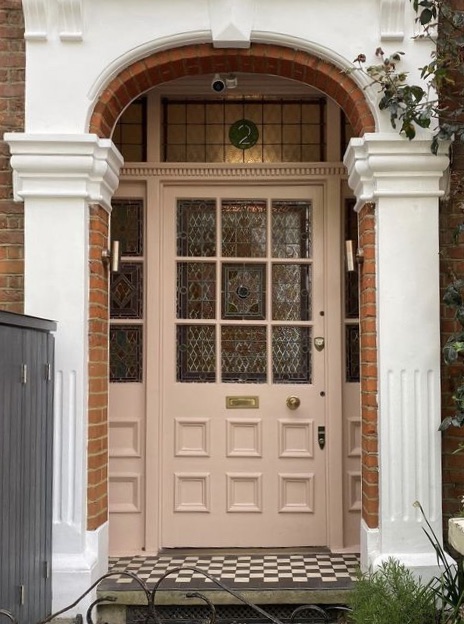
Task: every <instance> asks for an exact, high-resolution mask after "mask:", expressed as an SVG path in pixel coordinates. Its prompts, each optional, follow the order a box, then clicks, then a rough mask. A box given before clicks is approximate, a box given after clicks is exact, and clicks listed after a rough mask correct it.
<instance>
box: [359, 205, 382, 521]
mask: <svg viewBox="0 0 464 624" xmlns="http://www.w3.org/2000/svg"><path fill="white" fill-rule="evenodd" d="M358 223H359V248H360V249H362V250H363V253H364V262H363V263H362V265H361V276H360V311H359V316H360V325H361V332H360V340H361V422H362V455H361V464H362V465H361V470H362V517H363V519H364V521H365V522H366V524H367V526H368V527H369V528H375V527H377V526H378V518H379V485H378V484H379V473H378V448H377V325H376V313H377V311H376V290H375V289H376V281H375V279H376V278H375V274H376V273H375V204H371V203H369V204H365V205H364V207H363V208H362V209H361V211H360V213H359V222H358Z"/></svg>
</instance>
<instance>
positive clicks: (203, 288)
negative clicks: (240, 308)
mask: <svg viewBox="0 0 464 624" xmlns="http://www.w3.org/2000/svg"><path fill="white" fill-rule="evenodd" d="M215 316H216V266H215V265H214V264H212V263H209V262H179V263H178V264H177V318H182V319H213V318H215Z"/></svg>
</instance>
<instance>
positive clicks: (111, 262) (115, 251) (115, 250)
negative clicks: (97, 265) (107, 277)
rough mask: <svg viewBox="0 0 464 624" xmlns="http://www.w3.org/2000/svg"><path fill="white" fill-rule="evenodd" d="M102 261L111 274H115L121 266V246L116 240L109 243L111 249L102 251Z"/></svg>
mask: <svg viewBox="0 0 464 624" xmlns="http://www.w3.org/2000/svg"><path fill="white" fill-rule="evenodd" d="M102 260H103V262H104V263H105V264H106V266H107V267H108V268H109V270H110V271H111V273H117V272H118V271H119V267H120V265H121V246H120V244H119V241H118V240H114V241H112V242H111V249H103V251H102Z"/></svg>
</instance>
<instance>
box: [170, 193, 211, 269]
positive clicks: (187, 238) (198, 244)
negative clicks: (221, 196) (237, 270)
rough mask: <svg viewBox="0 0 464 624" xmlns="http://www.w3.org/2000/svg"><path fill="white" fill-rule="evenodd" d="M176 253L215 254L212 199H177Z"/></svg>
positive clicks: (203, 255) (198, 255)
mask: <svg viewBox="0 0 464 624" xmlns="http://www.w3.org/2000/svg"><path fill="white" fill-rule="evenodd" d="M177 255H178V256H197V257H205V256H208V257H210V256H214V255H216V202H215V200H214V199H206V200H203V199H189V200H179V202H178V204H177Z"/></svg>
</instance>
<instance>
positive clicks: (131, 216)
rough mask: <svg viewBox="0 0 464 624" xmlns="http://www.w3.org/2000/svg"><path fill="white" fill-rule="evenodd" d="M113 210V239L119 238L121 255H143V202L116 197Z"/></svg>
mask: <svg viewBox="0 0 464 624" xmlns="http://www.w3.org/2000/svg"><path fill="white" fill-rule="evenodd" d="M112 207H113V210H112V212H111V240H118V241H119V244H120V250H121V255H123V256H137V257H138V256H142V255H143V202H142V200H139V199H115V200H113V202H112Z"/></svg>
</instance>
